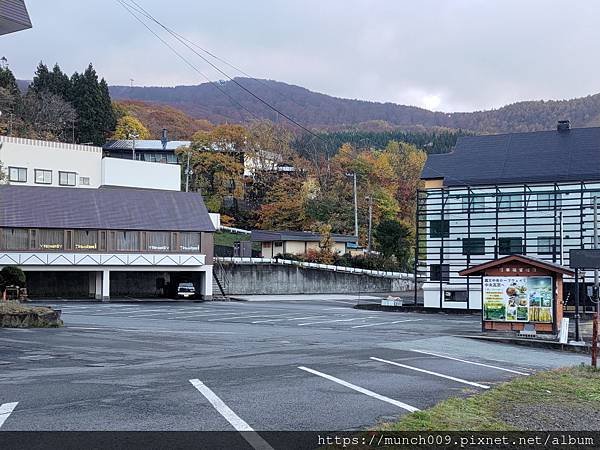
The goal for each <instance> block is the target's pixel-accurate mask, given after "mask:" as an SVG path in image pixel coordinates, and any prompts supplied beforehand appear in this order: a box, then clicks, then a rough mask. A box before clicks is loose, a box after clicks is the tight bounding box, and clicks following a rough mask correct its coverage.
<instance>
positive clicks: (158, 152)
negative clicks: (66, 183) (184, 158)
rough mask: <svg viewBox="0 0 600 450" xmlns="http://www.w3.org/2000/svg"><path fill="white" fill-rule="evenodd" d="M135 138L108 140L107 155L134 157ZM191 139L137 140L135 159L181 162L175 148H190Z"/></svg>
mask: <svg viewBox="0 0 600 450" xmlns="http://www.w3.org/2000/svg"><path fill="white" fill-rule="evenodd" d="M133 145H134V144H133V140H117V141H107V142H106V144H104V146H103V147H102V149H103V151H104V155H105V156H110V157H112V158H123V159H133ZM190 145H191V141H161V140H160V139H155V140H136V141H135V159H136V160H138V161H146V162H156V163H166V164H179V163H180V161H179V159H178V157H177V155H176V154H175V150H178V149H180V148H189V146H190Z"/></svg>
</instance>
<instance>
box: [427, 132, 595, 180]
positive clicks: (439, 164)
mask: <svg viewBox="0 0 600 450" xmlns="http://www.w3.org/2000/svg"><path fill="white" fill-rule="evenodd" d="M421 178H422V179H439V178H443V179H444V185H445V186H473V185H495V184H511V183H516V184H521V183H537V182H540V183H542V182H557V181H593V180H600V128H598V127H596V128H572V129H570V130H565V131H538V132H533V133H511V134H499V135H489V136H463V137H460V138H459V139H458V141H457V143H456V146H455V147H454V149H453V150H452V151H451V152H450V153H445V154H438V155H430V156H429V158H428V160H427V163H426V164H425V168H424V169H423V172H422V175H421Z"/></svg>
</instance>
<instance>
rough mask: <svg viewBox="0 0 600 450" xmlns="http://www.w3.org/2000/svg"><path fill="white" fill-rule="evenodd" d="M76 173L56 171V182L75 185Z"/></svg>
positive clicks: (63, 184)
mask: <svg viewBox="0 0 600 450" xmlns="http://www.w3.org/2000/svg"><path fill="white" fill-rule="evenodd" d="M76 183H77V174H76V173H75V172H58V184H60V185H61V186H75V184H76Z"/></svg>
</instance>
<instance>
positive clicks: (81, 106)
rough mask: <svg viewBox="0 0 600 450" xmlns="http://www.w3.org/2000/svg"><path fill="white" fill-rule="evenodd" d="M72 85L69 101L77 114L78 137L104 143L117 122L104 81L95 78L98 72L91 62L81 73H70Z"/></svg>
mask: <svg viewBox="0 0 600 450" xmlns="http://www.w3.org/2000/svg"><path fill="white" fill-rule="evenodd" d="M71 85H72V103H73V106H74V107H75V110H76V111H77V117H78V122H77V123H78V125H77V130H76V138H77V141H78V142H92V143H94V144H96V145H102V144H104V142H105V140H106V137H107V136H108V135H109V134H112V132H113V131H114V130H115V126H116V118H115V113H114V110H113V107H112V104H111V101H110V94H109V92H108V85H107V84H106V81H104V79H102V80H101V81H100V82H98V75H97V74H96V71H95V70H94V67H93V66H92V64H90V65H89V66H88V68H87V69H86V70H85V72H84V73H82V74H79V73H77V72H75V73H74V74H73V76H72V77H71Z"/></svg>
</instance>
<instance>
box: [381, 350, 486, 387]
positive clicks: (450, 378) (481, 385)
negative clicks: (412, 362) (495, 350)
mask: <svg viewBox="0 0 600 450" xmlns="http://www.w3.org/2000/svg"><path fill="white" fill-rule="evenodd" d="M371 359H372V360H374V361H379V362H382V363H385V364H391V365H393V366H398V367H403V368H405V369H409V370H416V371H417V372H423V373H426V374H429V375H434V376H436V377H440V378H446V379H448V380H452V381H456V382H458V383H463V384H468V385H471V386H475V387H478V388H481V389H489V388H490V387H489V386H487V385H485V384H479V383H475V382H473V381H467V380H463V379H462V378H456V377H451V376H450V375H444V374H443V373H437V372H432V371H431V370H425V369H419V368H418V367H413V366H407V365H406V364H400V363H397V362H394V361H388V360H387V359H381V358H375V357H373V356H371Z"/></svg>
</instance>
